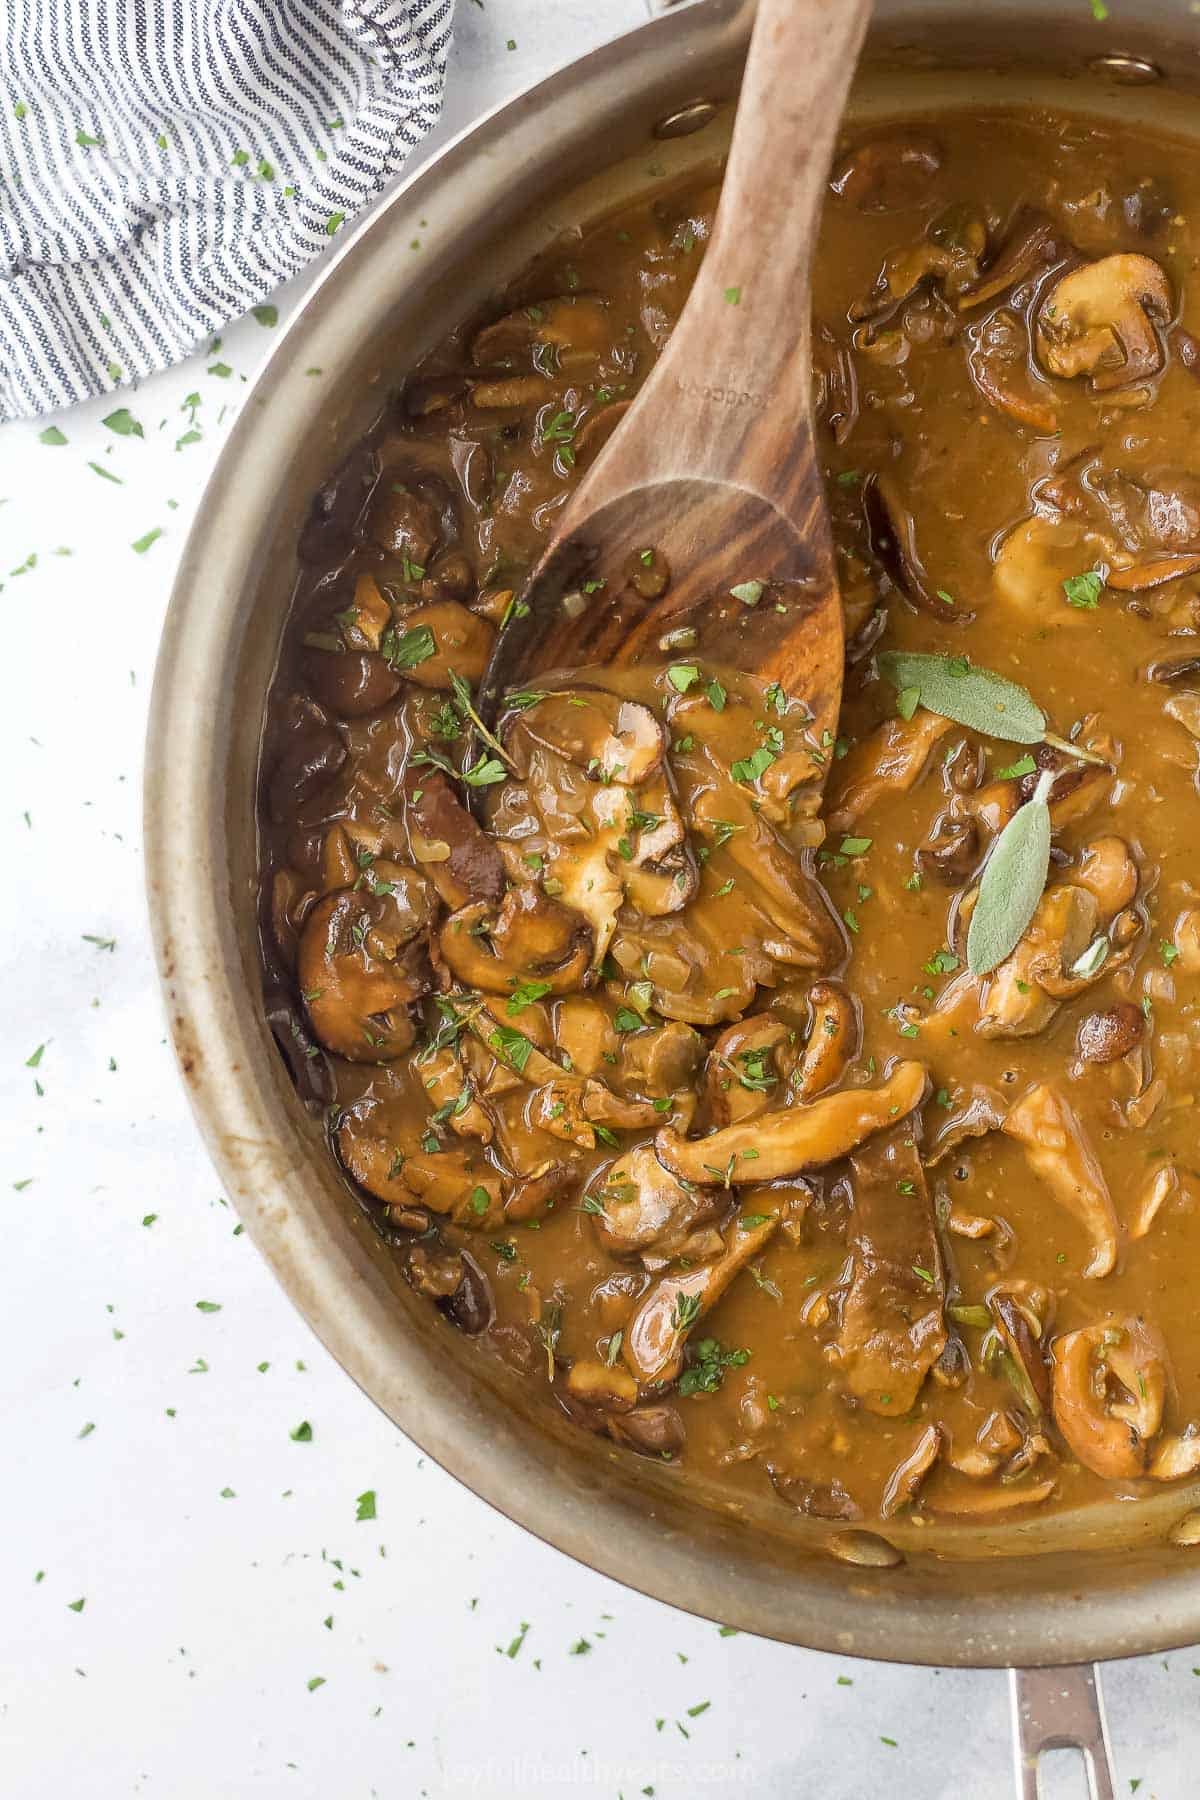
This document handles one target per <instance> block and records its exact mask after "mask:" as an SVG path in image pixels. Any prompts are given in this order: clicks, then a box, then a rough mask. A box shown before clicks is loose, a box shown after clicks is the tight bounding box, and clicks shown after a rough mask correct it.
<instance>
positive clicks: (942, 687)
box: [879, 650, 1046, 744]
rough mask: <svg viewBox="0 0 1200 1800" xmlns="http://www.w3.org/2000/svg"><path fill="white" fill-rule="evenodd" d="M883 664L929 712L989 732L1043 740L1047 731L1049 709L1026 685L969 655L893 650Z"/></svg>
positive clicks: (1016, 740) (1013, 739)
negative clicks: (978, 664) (973, 660)
mask: <svg viewBox="0 0 1200 1800" xmlns="http://www.w3.org/2000/svg"><path fill="white" fill-rule="evenodd" d="M879 668H880V672H881V673H882V674H883V675H885V676H886V677H887V679H888V680H889V681H890V682H891V683H892V684H893V686H895V687H896V688H897V689H898V690H899V692H900V694H901V695H902V696H903V697H905V698H911V695H912V692H913V690H914V689H915V691H916V693H917V695H918V698H919V701H920V704H921V705H922V706H924V707H925V708H927V710H928V711H929V712H935V713H939V714H940V715H941V717H942V718H943V719H953V720H954V722H955V724H956V725H966V726H967V727H968V728H969V729H970V730H972V731H981V732H983V734H984V736H985V737H994V738H1002V739H1003V740H1004V741H1005V742H1006V743H1010V744H1040V743H1041V741H1042V739H1043V737H1044V735H1045V731H1046V715H1045V713H1043V711H1042V709H1041V707H1040V706H1038V704H1037V702H1036V701H1035V700H1034V699H1033V698H1032V697H1031V696H1030V695H1029V694H1027V693H1026V692H1025V689H1024V688H1022V687H1018V686H1017V684H1016V682H1014V681H1007V680H1005V678H1004V676H1003V675H997V674H995V673H994V672H993V671H992V670H991V669H977V668H975V666H974V665H973V664H972V663H971V662H970V661H969V660H968V658H967V657H965V656H924V655H920V654H918V653H916V652H914V651H907V650H888V651H886V652H885V653H884V655H883V656H881V657H880V658H879ZM907 716H909V717H911V712H910V713H909V714H908V715H907Z"/></svg>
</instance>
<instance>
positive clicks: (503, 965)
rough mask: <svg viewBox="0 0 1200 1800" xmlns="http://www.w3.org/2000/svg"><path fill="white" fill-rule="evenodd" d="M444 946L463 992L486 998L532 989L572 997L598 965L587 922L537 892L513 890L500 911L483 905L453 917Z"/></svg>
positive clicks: (444, 928) (441, 936)
mask: <svg viewBox="0 0 1200 1800" xmlns="http://www.w3.org/2000/svg"><path fill="white" fill-rule="evenodd" d="M438 944H439V946H440V949H441V953H442V960H443V961H444V963H445V964H446V967H447V968H448V969H449V970H450V972H451V974H452V975H454V976H455V978H456V979H457V980H458V981H459V982H460V983H461V984H462V986H463V987H466V988H478V989H481V990H482V991H483V992H484V993H486V994H508V993H512V992H513V991H514V989H517V988H520V987H521V986H522V985H523V984H527V983H535V984H536V985H537V986H538V987H539V988H540V989H541V990H542V991H543V993H545V992H549V993H551V994H566V993H570V992H571V990H572V989H573V988H577V987H578V986H579V985H580V983H581V982H582V980H583V977H584V975H585V973H586V971H587V969H588V968H589V966H590V964H591V960H592V933H591V927H590V926H589V925H588V922H587V920H586V919H584V918H582V917H581V916H580V914H579V913H577V912H573V911H572V910H571V908H570V907H567V906H563V905H561V904H560V903H559V901H557V900H552V899H550V898H548V896H547V895H545V894H544V893H542V892H541V891H540V890H539V889H538V888H535V887H521V888H510V889H509V891H508V893H507V894H505V896H504V899H503V900H502V901H501V903H500V907H499V910H495V909H493V908H492V907H491V906H489V905H488V903H487V902H486V901H480V902H476V904H474V905H472V906H464V907H463V908H462V910H461V911H460V912H456V913H452V914H451V916H450V917H449V918H448V919H447V920H446V922H445V923H444V925H443V926H442V929H441V932H440V934H439V937H438Z"/></svg>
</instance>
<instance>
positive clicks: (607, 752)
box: [514, 688, 667, 788]
mask: <svg viewBox="0 0 1200 1800" xmlns="http://www.w3.org/2000/svg"><path fill="white" fill-rule="evenodd" d="M522 734H524V735H527V736H529V737H531V738H532V739H533V740H534V742H535V743H538V744H541V745H543V746H544V747H545V748H546V749H547V750H553V751H554V752H555V753H556V754H557V755H559V756H563V757H565V758H566V760H567V761H568V762H571V763H575V764H576V766H577V767H579V768H581V769H583V770H584V771H585V772H586V773H587V774H588V775H590V776H591V777H592V779H593V780H595V781H603V782H617V783H618V784H619V785H620V786H621V787H626V788H633V787H640V786H641V785H642V783H643V782H646V781H649V780H650V778H651V776H653V775H656V774H657V773H658V770H659V769H660V767H661V766H662V760H663V755H664V753H665V751H666V747H667V738H666V732H665V731H664V729H663V727H662V725H661V724H660V723H659V721H658V720H657V719H656V718H655V717H654V714H653V713H652V712H651V711H650V709H649V707H646V706H642V705H641V704H640V702H638V701H636V700H622V699H621V698H620V696H619V695H616V694H609V693H606V692H605V691H604V690H603V689H602V688H583V689H578V690H575V691H573V692H572V693H570V694H565V693H563V694H548V695H547V696H546V698H545V699H544V700H539V701H538V703H537V704H536V705H535V706H531V707H530V708H529V709H528V711H526V712H523V713H522V714H521V715H520V717H519V719H518V721H517V723H516V725H515V727H514V736H516V737H517V738H518V739H519V738H520V736H521V735H522Z"/></svg>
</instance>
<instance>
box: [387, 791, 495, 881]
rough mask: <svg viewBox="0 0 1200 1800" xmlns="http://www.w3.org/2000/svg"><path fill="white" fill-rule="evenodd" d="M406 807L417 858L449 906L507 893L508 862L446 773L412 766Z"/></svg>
mask: <svg viewBox="0 0 1200 1800" xmlns="http://www.w3.org/2000/svg"><path fill="white" fill-rule="evenodd" d="M404 809H405V810H404V818H405V825H406V827H407V830H408V841H409V848H410V850H411V852H412V858H413V861H414V862H416V863H418V864H420V866H421V869H422V871H423V873H424V874H425V875H426V876H427V877H428V879H429V880H430V882H432V884H433V886H434V887H435V888H436V889H437V891H438V894H439V895H440V896H441V898H442V899H443V900H444V901H445V902H446V905H447V906H449V907H452V908H454V909H456V910H457V908H459V907H461V906H465V905H466V904H467V903H468V901H487V902H490V903H491V904H493V905H495V904H496V903H497V902H498V901H499V900H500V898H501V896H502V895H503V893H504V862H503V860H502V858H501V856H500V853H499V851H498V850H497V849H496V846H495V844H494V843H493V842H492V839H491V838H490V837H489V836H488V834H487V833H486V831H484V830H483V829H482V827H481V826H479V825H478V824H477V823H476V822H475V820H474V819H473V818H472V817H471V815H470V813H469V812H468V811H467V809H466V807H465V806H463V804H462V802H461V801H460V800H459V798H458V795H457V794H456V793H455V791H454V788H453V787H452V786H451V784H450V782H449V781H447V779H446V777H445V776H444V775H443V774H441V773H440V771H439V770H437V769H429V768H417V769H414V768H409V769H408V770H407V771H406V772H405V777H404Z"/></svg>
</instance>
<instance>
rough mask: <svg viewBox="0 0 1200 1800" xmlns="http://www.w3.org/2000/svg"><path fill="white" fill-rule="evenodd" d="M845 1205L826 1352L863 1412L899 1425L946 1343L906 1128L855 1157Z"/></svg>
mask: <svg viewBox="0 0 1200 1800" xmlns="http://www.w3.org/2000/svg"><path fill="white" fill-rule="evenodd" d="M910 1066H911V1065H910ZM835 1098H840V1096H835ZM818 1104H821V1103H820V1102H818ZM825 1104H829V1102H825ZM850 1207H851V1210H850V1220H849V1229H848V1247H849V1250H850V1261H849V1264H848V1267H847V1269H846V1270H845V1272H844V1273H843V1275H842V1277H841V1279H840V1280H839V1282H838V1284H837V1286H836V1287H835V1288H833V1289H832V1290H831V1291H830V1295H829V1299H830V1305H831V1307H832V1309H833V1314H834V1319H835V1326H836V1328H835V1332H834V1336H833V1338H832V1340H831V1342H830V1344H829V1346H828V1348H827V1351H826V1354H827V1355H828V1356H829V1357H830V1359H831V1361H832V1362H833V1363H834V1365H835V1367H837V1368H838V1369H839V1370H840V1371H841V1373H842V1375H843V1377H844V1379H845V1381H846V1384H847V1386H848V1388H849V1389H850V1392H851V1393H852V1394H853V1395H854V1396H855V1398H856V1399H857V1400H858V1401H860V1402H861V1404H862V1405H863V1406H865V1407H866V1408H867V1409H868V1411H870V1412H873V1413H878V1414H880V1415H881V1416H883V1417H896V1416H899V1415H901V1414H903V1413H906V1412H908V1411H909V1410H910V1408H911V1407H912V1405H913V1403H914V1402H915V1400H916V1397H917V1394H918V1393H919V1392H920V1389H921V1385H922V1383H923V1382H924V1380H925V1377H926V1376H927V1375H928V1374H929V1372H930V1370H931V1369H932V1368H933V1367H934V1364H935V1363H936V1362H937V1360H938V1358H939V1357H940V1356H941V1354H942V1351H943V1349H944V1348H945V1344H946V1324H945V1318H944V1313H943V1308H944V1302H945V1284H944V1278H943V1274H942V1263H941V1253H940V1250H939V1248H938V1241H937V1232H936V1230H935V1228H934V1217H933V1205H932V1202H931V1199H930V1195H929V1190H928V1187H927V1185H926V1182H925V1176H924V1173H923V1171H922V1168H921V1159H920V1156H919V1155H918V1152H917V1148H916V1142H915V1137H914V1132H913V1127H912V1125H911V1124H909V1125H904V1124H900V1125H898V1126H895V1127H894V1128H893V1129H891V1130H889V1131H888V1132H887V1133H886V1134H885V1135H883V1136H881V1137H878V1138H876V1140H875V1141H874V1142H873V1143H871V1144H869V1145H867V1146H866V1148H865V1149H863V1150H861V1151H860V1152H859V1153H858V1154H857V1155H855V1156H854V1158H853V1159H852V1162H851V1179H850Z"/></svg>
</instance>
